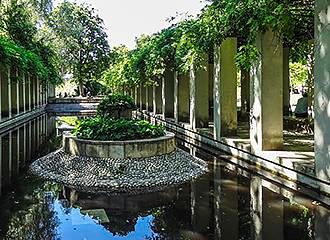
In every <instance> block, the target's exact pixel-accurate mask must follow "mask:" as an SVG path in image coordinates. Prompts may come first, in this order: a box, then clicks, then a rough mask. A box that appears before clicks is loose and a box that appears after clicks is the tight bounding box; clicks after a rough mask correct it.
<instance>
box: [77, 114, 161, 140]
mask: <svg viewBox="0 0 330 240" xmlns="http://www.w3.org/2000/svg"><path fill="white" fill-rule="evenodd" d="M73 133H74V135H75V136H76V137H77V138H80V139H88V140H101V141H124V140H137V139H149V138H157V137H161V136H165V128H164V127H163V126H160V125H152V124H150V123H149V122H147V121H144V120H127V119H112V118H110V117H107V116H97V117H95V118H89V119H84V120H81V121H78V124H77V125H76V128H75V129H74V130H73Z"/></svg>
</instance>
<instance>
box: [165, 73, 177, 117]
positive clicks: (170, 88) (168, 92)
mask: <svg viewBox="0 0 330 240" xmlns="http://www.w3.org/2000/svg"><path fill="white" fill-rule="evenodd" d="M174 77H175V74H174V71H173V70H171V69H169V68H166V69H165V72H164V77H163V78H162V101H163V115H164V118H174V81H175V80H174Z"/></svg>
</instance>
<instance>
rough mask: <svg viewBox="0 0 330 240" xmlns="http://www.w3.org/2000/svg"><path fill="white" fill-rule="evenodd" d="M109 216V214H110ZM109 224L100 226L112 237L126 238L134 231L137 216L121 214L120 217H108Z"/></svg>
mask: <svg viewBox="0 0 330 240" xmlns="http://www.w3.org/2000/svg"><path fill="white" fill-rule="evenodd" d="M110 214H111V213H110ZM110 214H109V223H104V224H102V225H103V226H104V227H105V228H106V229H107V230H109V231H110V232H111V233H112V234H113V235H119V236H127V235H128V234H129V233H130V232H133V231H134V230H135V225H136V223H137V220H138V216H137V215H135V214H134V215H132V214H128V213H122V214H120V215H110Z"/></svg>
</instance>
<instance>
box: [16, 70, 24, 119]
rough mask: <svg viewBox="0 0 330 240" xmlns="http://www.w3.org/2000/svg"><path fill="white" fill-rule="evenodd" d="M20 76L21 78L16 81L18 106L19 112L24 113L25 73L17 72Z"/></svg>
mask: <svg viewBox="0 0 330 240" xmlns="http://www.w3.org/2000/svg"><path fill="white" fill-rule="evenodd" d="M19 74H20V75H21V77H22V79H21V80H20V81H19V82H18V99H19V101H18V108H19V113H24V104H25V103H24V81H25V75H24V73H23V72H20V73H19Z"/></svg>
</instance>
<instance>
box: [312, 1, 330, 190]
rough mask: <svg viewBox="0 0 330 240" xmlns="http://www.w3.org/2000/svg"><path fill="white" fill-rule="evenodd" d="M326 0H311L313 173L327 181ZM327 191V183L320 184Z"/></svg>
mask: <svg viewBox="0 0 330 240" xmlns="http://www.w3.org/2000/svg"><path fill="white" fill-rule="evenodd" d="M329 9H330V2H329V1H328V0H315V70H314V76H315V89H314V113H315V121H314V126H315V131H314V139H315V145H314V146H315V147H314V148H315V170H316V176H317V177H318V178H320V179H322V180H324V181H327V182H330V151H329V149H330V137H329V136H330V128H329V121H330V114H329V106H330V84H329V82H330V69H329V66H330V51H329V49H330V28H329V25H330V11H329ZM320 190H321V191H322V190H323V191H326V192H327V193H330V187H325V185H324V184H322V186H321V189H320Z"/></svg>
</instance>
